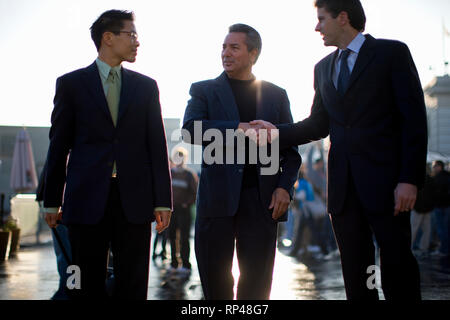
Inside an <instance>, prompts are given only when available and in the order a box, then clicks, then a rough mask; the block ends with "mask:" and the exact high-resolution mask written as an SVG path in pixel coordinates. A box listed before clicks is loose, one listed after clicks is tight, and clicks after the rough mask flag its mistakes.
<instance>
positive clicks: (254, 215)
mask: <svg viewBox="0 0 450 320" xmlns="http://www.w3.org/2000/svg"><path fill="white" fill-rule="evenodd" d="M260 52H261V38H260V36H259V34H258V32H257V31H256V30H255V29H253V28H252V27H250V26H247V25H243V24H236V25H233V26H231V27H230V28H229V33H228V35H227V36H226V38H225V41H224V44H223V50H222V63H223V67H224V69H225V72H224V73H222V74H221V75H220V76H219V77H218V78H216V79H214V80H207V81H203V82H199V83H194V84H193V85H192V87H191V90H190V94H191V97H192V98H191V100H190V101H189V103H188V106H187V108H186V112H185V115H184V125H183V128H184V129H186V130H187V131H188V132H189V135H190V137H193V140H189V138H186V137H184V138H185V140H188V141H189V142H191V143H194V142H195V143H202V142H201V141H198V140H197V139H201V138H202V137H203V136H204V135H205V139H204V140H205V141H204V142H203V143H202V144H203V146H204V149H203V163H202V170H201V175H200V183H199V190H198V196H197V219H196V229H195V252H196V257H197V262H198V267H199V272H200V278H201V281H202V286H203V292H204V295H205V298H206V299H209V300H210V299H214V300H219V299H233V276H232V274H231V268H232V263H233V254H234V248H235V243H236V250H237V258H238V261H239V269H240V277H239V283H238V286H237V299H268V298H269V296H270V289H271V285H272V273H273V265H274V258H275V249H276V238H277V237H276V234H277V221H282V220H285V212H286V210H287V207H288V205H289V203H290V194H289V193H290V192H291V191H292V187H293V185H294V183H295V180H296V177H297V172H298V169H299V167H300V164H301V158H300V156H299V154H298V152H297V149H296V148H288V149H286V150H282V151H281V157H280V158H281V159H280V167H281V168H280V167H278V166H277V167H276V170H274V174H264V170H263V169H264V168H265V169H267V167H264V168H263V166H262V164H261V161H251V158H252V157H253V156H256V155H255V154H252V152H251V150H252V148H251V146H250V145H251V144H252V143H253V142H251V141H250V140H249V139H247V140H246V145H245V148H241V147H242V145H241V147H239V145H236V144H233V143H228V142H229V141H227V143H225V144H223V145H221V146H220V147H221V148H222V147H223V149H222V151H223V156H224V158H223V159H220V160H219V161H217V162H214V163H211V162H210V161H208V159H207V157H208V156H207V155H206V152H207V150H206V148H208V146H210V145H209V142H208V141H206V140H208V139H206V135H208V131H209V132H211V130H214V129H215V130H216V132H219V134H220V135H221V137H223V140H224V141H225V136H226V135H227V133H229V132H231V133H236V130H238V131H239V132H240V133H237V136H235V137H236V138H237V139H238V140H239V139H240V138H239V137H238V136H239V135H240V134H242V136H240V137H241V138H242V137H244V133H243V132H248V131H247V130H249V129H250V127H251V126H250V125H249V124H248V122H249V121H251V120H252V119H256V118H263V119H266V120H268V121H273V122H275V123H285V122H292V116H291V112H290V107H289V100H288V97H287V94H286V91H285V90H283V89H281V88H279V87H277V86H275V85H273V84H271V83H269V82H265V81H259V80H255V76H254V75H253V74H252V66H253V64H254V63H255V62H256V60H257V59H258V56H259V54H260ZM196 124H197V125H200V126H201V127H202V131H201V132H200V135H201V136H196V134H195V132H194V131H195V126H196ZM208 129H209V130H208ZM241 141H242V140H241ZM214 143H217V140H215V141H214ZM252 147H255V148H256V145H253V146H252ZM255 148H253V150H254V149H255ZM216 151H217V152H216V156H217V154H218V153H220V150H216ZM230 151H232V152H234V153H233V154H234V155H237V158H239V157H240V156H242V158H244V157H245V159H244V160H245V161H241V162H238V161H236V157H235V158H233V159H231V161H226V160H224V159H225V157H226V156H227V155H226V153H227V152H230ZM236 152H237V153H236ZM273 153H274V154H275V153H276V154H277V155H278V150H277V151H276V152H275V151H274V152H273ZM229 154H230V153H228V155H229ZM227 160H230V159H229V158H227ZM267 173H269V172H267Z"/></svg>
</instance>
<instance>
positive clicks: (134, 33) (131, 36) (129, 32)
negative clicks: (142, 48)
mask: <svg viewBox="0 0 450 320" xmlns="http://www.w3.org/2000/svg"><path fill="white" fill-rule="evenodd" d="M113 33H126V34H128V36H129V37H130V38H131V40H133V41H136V40H137V38H138V34H137V33H136V32H134V31H113Z"/></svg>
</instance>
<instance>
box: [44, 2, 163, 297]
mask: <svg viewBox="0 0 450 320" xmlns="http://www.w3.org/2000/svg"><path fill="white" fill-rule="evenodd" d="M133 21H134V15H133V13H132V12H127V11H118V10H110V11H107V12H104V13H103V14H102V15H101V16H100V17H99V18H98V19H97V20H96V21H95V22H94V24H93V25H92V27H91V36H92V39H93V41H94V43H95V45H96V47H97V50H98V58H97V59H96V61H95V62H94V63H93V64H91V65H90V66H88V67H87V68H83V69H80V70H76V71H73V72H71V73H68V74H66V75H63V76H62V77H60V78H59V79H58V80H57V82H56V94H55V99H54V110H53V113H52V119H51V120H52V126H51V129H50V146H49V150H48V156H47V161H48V168H47V175H46V181H45V190H44V207H45V208H47V209H46V220H47V223H48V224H49V226H50V227H55V226H56V221H57V219H58V216H57V213H56V212H57V209H58V207H60V206H61V205H62V212H63V214H62V220H63V223H64V224H66V225H67V226H68V228H69V238H70V243H71V247H72V256H73V261H72V263H73V264H74V265H77V266H78V267H79V268H80V271H81V289H80V290H73V291H72V293H73V296H74V298H89V299H99V298H100V299H101V298H105V297H106V292H105V277H106V263H107V253H108V249H109V247H110V246H111V248H112V251H113V255H114V276H115V280H116V282H115V292H114V296H115V297H116V298H124V299H146V297H147V290H148V288H147V287H148V286H147V283H148V269H149V251H150V250H149V249H150V230H151V226H150V223H151V222H152V221H154V220H155V219H156V221H157V228H156V229H157V230H158V231H159V232H161V231H162V230H164V229H165V228H167V226H168V224H169V221H170V215H171V207H172V194H171V180H170V170H169V164H168V163H169V162H168V156H167V146H166V139H165V133H164V126H163V121H162V117H161V107H160V103H159V93H158V88H157V85H156V82H155V81H154V80H152V79H150V78H148V77H146V76H144V75H141V74H139V73H136V72H133V71H131V70H127V69H125V68H123V67H122V66H121V63H122V62H123V61H127V62H134V61H135V60H136V54H137V48H138V46H139V42H138V40H137V33H136V28H135V25H134V22H133ZM69 153H70V157H69V160H68V163H67V171H66V160H67V156H68V154H69ZM64 184H66V186H65V191H64V192H63V190H64ZM63 193H64V199H63Z"/></svg>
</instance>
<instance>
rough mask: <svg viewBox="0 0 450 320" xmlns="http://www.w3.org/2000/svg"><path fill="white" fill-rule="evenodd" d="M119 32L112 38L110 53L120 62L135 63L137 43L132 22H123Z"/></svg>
mask: <svg viewBox="0 0 450 320" xmlns="http://www.w3.org/2000/svg"><path fill="white" fill-rule="evenodd" d="M120 31H121V32H120V33H119V34H117V35H113V37H112V42H111V43H112V45H111V49H112V52H113V54H114V55H115V56H116V57H117V58H118V59H120V60H121V61H127V62H135V61H136V55H137V48H138V47H139V41H138V40H137V33H136V27H135V26H134V23H133V21H130V20H126V21H124V25H123V28H122V29H121V30H120Z"/></svg>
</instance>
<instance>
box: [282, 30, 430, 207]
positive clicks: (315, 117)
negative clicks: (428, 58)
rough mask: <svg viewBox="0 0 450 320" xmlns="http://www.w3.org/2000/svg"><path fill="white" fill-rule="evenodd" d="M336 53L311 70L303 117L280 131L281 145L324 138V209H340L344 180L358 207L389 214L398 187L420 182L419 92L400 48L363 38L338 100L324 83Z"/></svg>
mask: <svg viewBox="0 0 450 320" xmlns="http://www.w3.org/2000/svg"><path fill="white" fill-rule="evenodd" d="M337 54H338V50H336V51H335V52H334V53H332V54H330V55H328V56H327V57H325V58H324V59H323V60H321V61H320V62H319V63H318V64H317V65H316V67H315V71H314V89H315V96H314V101H313V106H312V109H311V115H310V116H309V117H308V118H307V119H305V120H303V121H300V122H298V123H296V124H294V125H282V126H279V129H280V143H281V145H298V144H304V143H307V142H310V141H313V140H318V139H321V138H325V137H326V136H328V135H330V140H331V148H330V151H329V161H328V210H329V212H330V213H332V214H336V213H339V212H340V211H341V210H342V206H343V203H344V199H345V195H346V192H347V185H348V179H349V177H352V178H353V180H354V183H355V185H356V189H357V192H358V195H359V197H360V199H361V201H362V203H363V205H364V206H365V207H366V208H368V209H370V210H371V211H375V212H387V213H391V212H393V208H394V189H395V187H396V185H397V184H398V183H400V182H404V183H410V184H414V185H416V186H418V187H419V188H420V187H421V186H422V185H423V183H424V179H425V166H426V153H427V122H426V112H425V103H424V97H423V91H422V88H421V84H420V80H419V76H418V74H417V70H416V67H415V65H414V62H413V59H412V57H411V54H410V52H409V49H408V47H407V46H406V45H405V44H403V43H401V42H398V41H393V40H378V39H375V38H373V37H372V36H370V35H367V36H366V41H365V42H364V44H363V46H362V47H361V50H360V52H359V55H358V58H357V61H356V64H355V67H354V69H353V72H352V74H351V78H350V83H349V88H348V90H347V91H346V93H345V95H344V96H340V95H339V94H338V92H337V91H336V89H335V87H334V84H333V82H332V72H333V66H334V61H335V59H336V57H337Z"/></svg>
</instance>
